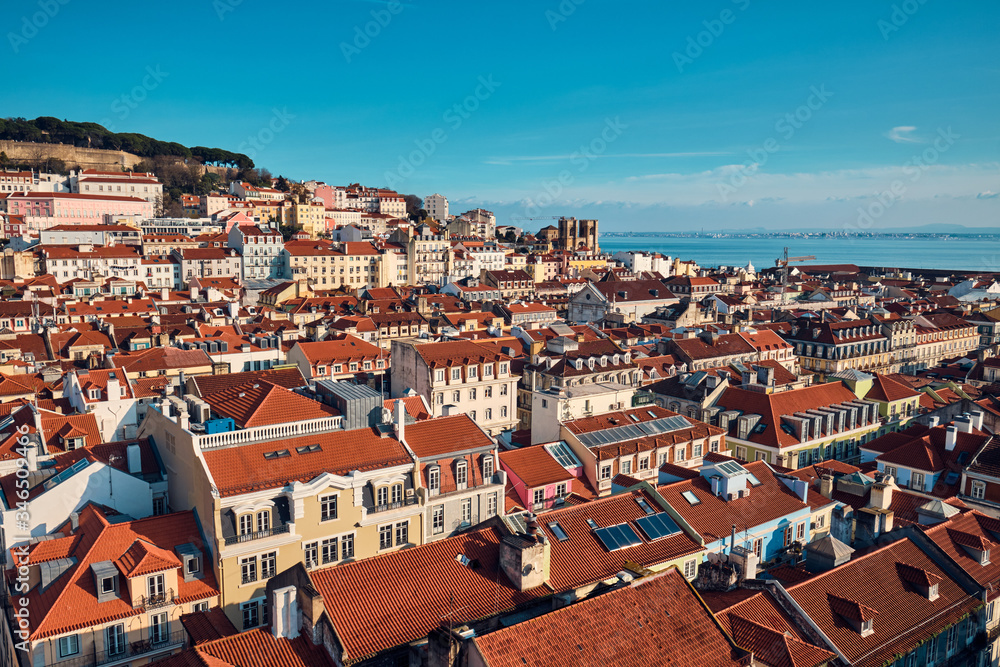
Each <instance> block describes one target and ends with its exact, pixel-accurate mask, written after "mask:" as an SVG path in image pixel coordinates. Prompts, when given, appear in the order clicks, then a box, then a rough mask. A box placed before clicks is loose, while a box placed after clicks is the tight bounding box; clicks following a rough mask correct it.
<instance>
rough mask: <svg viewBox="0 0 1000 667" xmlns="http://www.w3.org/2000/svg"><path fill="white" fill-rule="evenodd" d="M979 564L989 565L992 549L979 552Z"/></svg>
mask: <svg viewBox="0 0 1000 667" xmlns="http://www.w3.org/2000/svg"><path fill="white" fill-rule="evenodd" d="M979 564H980V565H989V564H990V550H989V549H987V550H986V551H983V552H982V553H980V554H979Z"/></svg>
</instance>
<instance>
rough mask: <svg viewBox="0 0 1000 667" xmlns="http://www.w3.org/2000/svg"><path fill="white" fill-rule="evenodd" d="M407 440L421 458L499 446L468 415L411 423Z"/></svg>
mask: <svg viewBox="0 0 1000 667" xmlns="http://www.w3.org/2000/svg"><path fill="white" fill-rule="evenodd" d="M403 437H404V439H405V440H406V444H407V445H408V446H409V448H410V449H411V450H413V453H414V454H416V455H417V456H418V457H419V458H436V457H440V456H444V455H445V454H452V453H456V452H464V451H469V450H473V449H482V448H493V447H496V443H495V442H494V440H493V439H492V438H491V437H490V436H488V435H487V434H486V432H485V431H483V429H481V428H479V426H478V425H477V424H476V422H474V421H472V418H470V417H469V416H468V415H466V414H459V415H452V416H450V417H437V418H436V419H427V420H424V421H418V422H416V423H413V424H407V425H406V426H405V428H404V431H403Z"/></svg>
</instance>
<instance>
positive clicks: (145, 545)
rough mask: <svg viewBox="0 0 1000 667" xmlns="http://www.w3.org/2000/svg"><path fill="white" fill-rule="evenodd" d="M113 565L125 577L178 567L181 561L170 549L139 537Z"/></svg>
mask: <svg viewBox="0 0 1000 667" xmlns="http://www.w3.org/2000/svg"><path fill="white" fill-rule="evenodd" d="M115 565H116V566H117V567H118V570H119V571H120V572H121V573H122V574H124V575H125V576H126V577H140V576H143V575H147V574H152V573H154V572H163V571H164V570H172V569H174V568H178V567H180V566H181V562H180V560H179V559H178V558H177V556H175V555H174V554H173V553H171V552H170V551H167V550H166V549H161V548H160V547H158V546H156V545H155V544H152V543H151V542H149V541H148V540H144V539H142V538H139V539H137V540H136V541H135V542H133V543H132V546H130V547H129V548H128V550H126V551H125V553H123V554H122V555H121V556H120V557H119V558H118V559H117V560H116V561H115Z"/></svg>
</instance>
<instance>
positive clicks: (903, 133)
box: [885, 125, 923, 144]
mask: <svg viewBox="0 0 1000 667" xmlns="http://www.w3.org/2000/svg"><path fill="white" fill-rule="evenodd" d="M916 131H917V127H916V126H915V125H899V126H897V127H894V128H892V129H891V130H889V131H888V132H886V133H885V136H886V138H887V139H889V140H890V141H895V142H896V143H897V144H920V143H923V139H919V138H917V137H914V136H912V135H913V133H914V132H916Z"/></svg>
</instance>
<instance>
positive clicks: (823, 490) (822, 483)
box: [819, 475, 833, 498]
mask: <svg viewBox="0 0 1000 667" xmlns="http://www.w3.org/2000/svg"><path fill="white" fill-rule="evenodd" d="M819 493H820V495H821V496H823V497H825V498H830V497H832V496H833V475H823V476H822V477H820V478H819Z"/></svg>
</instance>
